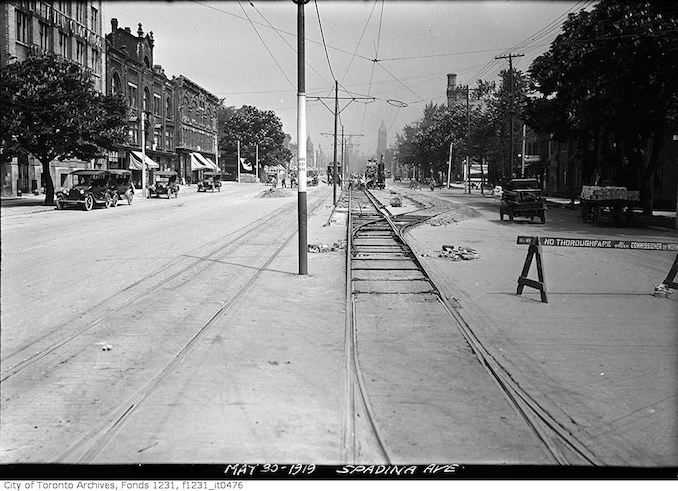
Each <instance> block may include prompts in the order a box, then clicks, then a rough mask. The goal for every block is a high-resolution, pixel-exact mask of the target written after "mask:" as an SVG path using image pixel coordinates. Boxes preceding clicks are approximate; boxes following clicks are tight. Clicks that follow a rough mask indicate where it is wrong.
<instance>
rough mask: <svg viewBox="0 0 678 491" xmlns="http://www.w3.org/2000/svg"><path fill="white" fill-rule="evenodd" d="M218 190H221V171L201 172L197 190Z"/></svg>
mask: <svg viewBox="0 0 678 491" xmlns="http://www.w3.org/2000/svg"><path fill="white" fill-rule="evenodd" d="M201 191H202V192H203V193H204V192H207V191H219V192H221V173H220V172H212V171H205V172H203V173H202V181H200V182H199V183H198V192H201Z"/></svg>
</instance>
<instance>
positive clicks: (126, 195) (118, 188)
mask: <svg viewBox="0 0 678 491" xmlns="http://www.w3.org/2000/svg"><path fill="white" fill-rule="evenodd" d="M108 173H109V174H110V175H111V195H112V196H114V198H113V201H114V202H113V206H116V205H117V204H118V200H119V199H126V200H127V204H129V205H131V204H132V199H133V198H134V186H133V185H132V172H131V171H128V170H118V169H111V170H109V171H108Z"/></svg>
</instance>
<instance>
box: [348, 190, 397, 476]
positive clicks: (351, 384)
mask: <svg viewBox="0 0 678 491" xmlns="http://www.w3.org/2000/svg"><path fill="white" fill-rule="evenodd" d="M352 199H353V190H349V206H348V220H347V228H346V230H347V233H346V236H347V244H346V245H347V247H346V326H345V328H346V332H345V346H346V348H345V354H346V374H347V378H346V394H347V395H346V402H345V406H346V409H347V413H348V414H346V413H345V417H348V419H347V421H346V426H345V429H344V454H345V457H347V458H348V459H349V460H350V461H351V462H352V463H355V460H356V448H355V437H356V435H355V416H356V401H355V382H357V385H358V392H359V396H360V397H359V402H361V405H362V406H363V408H364V409H365V415H366V416H367V418H366V419H367V423H368V425H369V429H370V432H371V433H372V436H373V437H374V440H375V441H376V443H377V449H378V452H379V454H380V455H381V457H382V459H383V461H384V463H385V464H391V458H390V456H389V454H388V451H387V450H386V446H385V444H384V442H383V440H382V438H381V435H380V432H379V430H378V428H377V424H376V418H375V416H374V414H373V412H372V405H371V403H370V400H369V396H368V393H367V389H366V387H365V380H364V377H363V373H362V369H361V367H360V359H359V356H358V329H357V323H356V315H355V308H356V306H355V293H354V290H353V268H352V256H353V254H352V253H353V238H354V236H355V234H356V233H357V232H358V230H359V229H360V228H362V227H363V226H364V225H366V223H364V224H361V225H360V226H359V227H357V228H356V229H355V230H354V229H353V206H352ZM361 213H362V207H361ZM375 221H381V220H380V219H379V220H373V221H370V222H368V223H374V222H375ZM349 437H350V438H351V440H350V441H349Z"/></svg>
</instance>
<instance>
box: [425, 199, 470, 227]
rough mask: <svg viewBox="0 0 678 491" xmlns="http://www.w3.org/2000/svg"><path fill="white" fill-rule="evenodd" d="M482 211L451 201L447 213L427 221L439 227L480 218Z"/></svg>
mask: <svg viewBox="0 0 678 491" xmlns="http://www.w3.org/2000/svg"><path fill="white" fill-rule="evenodd" d="M479 216H480V212H479V211H478V210H475V209H474V208H471V207H470V206H464V205H458V204H453V203H450V209H449V210H448V211H446V212H445V213H443V214H441V215H438V216H436V217H434V218H431V219H430V220H428V221H427V222H426V223H428V224H429V225H431V226H432V227H439V226H441V225H449V224H450V223H457V222H463V221H464V220H470V219H471V218H478V217H479Z"/></svg>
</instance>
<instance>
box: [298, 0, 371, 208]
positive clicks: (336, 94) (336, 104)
mask: <svg viewBox="0 0 678 491" xmlns="http://www.w3.org/2000/svg"><path fill="white" fill-rule="evenodd" d="M295 1H296V0H295ZM324 99H330V98H329V97H313V100H316V101H320V102H322V103H323V105H324V106H325V107H326V108H327V109H330V108H329V107H328V106H327V104H325V102H323V100H324ZM332 99H334V111H332V110H331V109H330V111H332V114H334V171H333V172H332V174H333V175H332V185H333V189H332V192H333V204H334V205H336V204H337V120H338V118H339V114H340V113H341V112H342V111H343V110H344V109H346V108H347V107H348V106H349V104H350V103H351V102H353V101H359V100H364V101H370V102H374V100H375V98H374V97H339V82H337V81H336V80H335V81H334V97H332ZM340 99H341V100H348V101H349V102H348V103H346V105H345V106H344V107H343V108H342V109H341V111H340V110H339V100H340ZM360 136H362V135H360Z"/></svg>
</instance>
